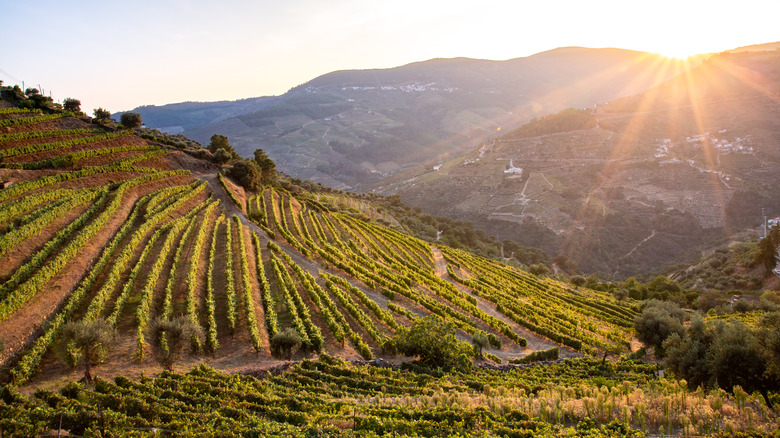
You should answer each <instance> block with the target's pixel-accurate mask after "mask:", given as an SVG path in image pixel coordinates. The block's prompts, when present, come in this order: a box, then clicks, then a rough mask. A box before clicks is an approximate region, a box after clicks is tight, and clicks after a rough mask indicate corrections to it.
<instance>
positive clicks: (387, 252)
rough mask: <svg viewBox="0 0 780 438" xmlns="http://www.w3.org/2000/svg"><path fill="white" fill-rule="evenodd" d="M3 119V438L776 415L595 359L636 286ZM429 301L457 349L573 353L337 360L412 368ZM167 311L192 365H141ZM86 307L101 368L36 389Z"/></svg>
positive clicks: (565, 425) (161, 156) (545, 427)
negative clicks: (289, 345) (480, 250)
mask: <svg viewBox="0 0 780 438" xmlns="http://www.w3.org/2000/svg"><path fill="white" fill-rule="evenodd" d="M0 127H1V128H2V129H3V131H2V134H0V157H1V159H0V180H2V181H3V182H4V183H3V184H4V188H2V189H0V219H2V220H1V221H0V224H2V226H0V282H1V283H0V341H1V342H2V345H3V347H4V349H3V350H2V352H0V362H1V363H2V368H1V369H0V378H1V379H2V382H0V383H3V384H8V385H7V386H5V387H2V388H0V431H4V432H5V433H6V434H8V433H11V436H30V435H34V434H35V433H40V432H41V431H45V430H60V429H62V430H68V431H70V432H71V433H72V434H77V435H88V436H93V435H94V436H101V435H105V434H104V433H103V432H106V433H108V432H109V431H110V432H111V433H113V434H115V435H123V436H148V435H153V434H155V433H157V432H159V431H167V432H165V433H168V434H169V435H184V436H192V435H198V434H201V433H205V434H206V435H214V436H234V435H236V436H261V435H278V436H311V435H312V434H314V435H317V434H326V435H346V436H365V435H368V436H391V435H393V434H399V435H414V434H417V436H447V435H452V434H458V433H460V434H461V435H462V436H545V435H561V434H563V435H572V434H576V433H580V432H577V431H575V430H574V429H573V427H574V426H577V425H578V424H580V426H577V427H578V428H580V429H577V430H578V431H585V432H587V431H590V432H589V433H592V434H593V436H600V435H609V436H632V434H634V432H632V431H631V430H629V429H628V428H627V427H628V426H631V427H635V428H641V429H645V430H657V431H663V432H669V431H677V432H685V433H700V434H701V433H711V432H714V431H716V430H720V429H721V428H722V427H725V426H726V425H727V424H732V425H735V426H734V427H735V428H736V429H735V430H748V429H750V428H752V427H753V426H754V424H761V425H762V426H761V427H764V426H763V425H767V424H768V425H770V426H771V425H772V424H774V423H773V422H775V421H777V415H776V413H773V412H771V411H770V410H768V409H766V408H765V405H762V404H761V403H760V400H759V399H758V398H757V397H753V398H748V399H749V400H750V401H749V402H745V400H748V399H743V400H741V401H739V400H737V399H736V398H735V399H734V400H735V401H731V399H729V398H728V397H726V396H724V395H723V394H720V393H714V394H711V395H709V396H708V395H706V394H699V393H696V394H694V393H689V392H687V391H686V390H684V389H682V388H681V386H680V385H678V384H677V383H676V382H674V381H666V380H662V381H655V380H653V379H654V376H653V373H654V372H655V371H656V366H655V365H647V364H642V363H635V362H632V361H627V360H625V359H623V360H620V361H618V362H610V361H602V354H603V353H605V352H607V353H611V354H613V355H615V356H617V355H619V354H622V353H627V352H628V351H629V349H630V342H631V340H632V321H633V320H634V318H635V317H636V316H637V311H638V304H637V303H636V302H633V301H631V300H628V301H617V300H615V299H614V298H612V297H611V296H610V295H608V294H605V293H601V292H596V291H592V290H588V289H584V288H575V287H572V286H570V285H567V284H563V283H560V282H557V281H555V280H552V279H541V278H537V277H535V276H533V275H530V274H528V273H526V272H523V271H521V270H518V269H515V268H512V267H510V266H508V265H505V264H502V263H499V262H496V261H493V260H488V259H484V258H481V257H478V256H475V255H473V254H469V253H466V252H463V251H461V250H456V249H453V248H449V247H447V246H444V245H440V244H434V243H430V242H425V241H422V240H419V239H416V238H413V237H410V236H409V235H407V234H404V233H403V232H402V231H400V230H399V229H397V228H392V227H385V226H381V225H379V224H377V223H376V222H371V221H367V220H364V219H360V218H365V217H366V214H360V212H370V213H371V214H370V215H369V216H372V217H376V218H381V219H382V222H383V223H395V224H398V222H397V221H395V222H394V221H393V218H391V217H387V213H385V212H381V211H380V210H379V209H373V210H372V207H371V206H370V205H369V204H367V203H366V202H365V201H360V202H356V203H350V202H349V201H347V200H345V198H344V197H343V196H344V195H338V196H334V195H328V196H319V194H316V193H314V194H312V193H306V192H300V194H298V195H294V194H292V193H291V192H289V191H287V190H285V189H283V188H281V187H278V186H267V187H264V188H263V189H261V190H260V191H259V192H257V193H247V192H244V191H243V189H240V188H238V186H237V185H235V184H234V183H232V182H231V181H230V180H228V179H227V178H226V177H224V176H223V175H222V174H221V173H220V169H219V168H218V167H217V166H216V165H213V164H211V163H210V162H208V161H204V160H201V159H198V158H195V157H194V156H195V155H197V154H198V152H196V151H187V150H178V149H175V148H172V147H169V146H166V145H164V144H161V143H155V142H153V141H152V140H145V139H142V138H141V137H139V136H137V135H136V134H135V133H133V132H131V131H121V130H116V129H115V128H111V127H102V126H99V125H98V126H97V127H96V125H91V124H88V123H87V122H86V121H84V120H81V119H79V118H76V117H73V116H72V115H69V114H54V115H48V114H38V113H35V112H29V111H19V110H13V109H5V110H0ZM296 193H298V192H296ZM345 207H348V208H346V209H345ZM358 207H359V208H358ZM350 209H352V210H350ZM345 211H346V212H349V211H356V212H358V214H356V215H355V216H353V215H351V214H349V213H345ZM430 314H435V315H438V316H439V317H441V318H442V319H444V320H445V321H447V322H448V323H450V324H451V325H452V326H454V327H456V329H457V331H456V337H457V339H458V342H460V343H463V344H470V343H471V342H472V339H473V338H476V337H477V336H484V337H485V338H486V339H487V340H488V341H489V342H488V344H489V345H488V346H486V347H484V354H485V357H486V358H487V359H484V358H481V359H479V361H480V362H481V363H485V362H490V361H493V362H502V363H503V362H508V361H510V360H516V359H519V358H522V357H525V356H527V355H529V354H530V353H532V352H534V351H542V350H548V349H551V348H554V347H557V348H559V349H560V355H561V356H562V357H563V358H567V359H569V360H566V361H564V362H562V363H558V364H554V365H548V366H544V367H531V368H524V367H523V366H518V365H515V366H513V365H508V366H507V368H511V369H512V370H511V371H506V370H505V371H491V370H475V371H473V372H471V373H460V372H452V373H447V374H444V373H442V374H441V376H439V377H437V374H436V371H434V372H433V375H431V374H430V370H428V373H429V374H420V373H416V372H410V371H402V370H398V369H380V368H376V367H368V366H353V365H349V364H347V363H345V362H343V361H342V359H347V360H352V361H366V360H372V359H375V358H379V357H382V358H386V359H389V360H390V362H391V363H396V364H397V363H399V362H401V361H403V359H402V358H401V357H396V356H394V355H393V354H391V352H392V351H393V340H394V339H395V338H397V336H396V335H399V334H403V333H406V329H407V328H409V327H411V326H412V325H413V323H414V322H415V321H417V320H418V319H420V318H424V317H426V316H428V315H430ZM177 317H182V318H184V319H186V320H187V321H189V322H191V323H192V325H194V326H199V327H201V328H202V330H203V333H204V336H203V338H199V337H197V336H193V337H192V338H191V339H190V340H191V341H192V342H191V345H192V349H191V350H192V351H190V354H188V355H187V357H186V358H184V359H182V360H181V362H180V363H179V364H178V365H177V368H179V369H182V370H184V369H187V370H190V369H191V371H189V372H188V373H186V374H179V373H176V372H172V371H168V372H164V373H163V374H161V375H160V376H159V377H157V378H147V377H143V376H145V375H150V374H152V375H156V374H157V373H159V370H160V367H159V365H158V364H157V363H156V362H155V361H154V360H153V359H154V358H158V359H159V357H160V351H164V350H166V349H168V348H172V347H171V345H168V344H167V341H166V342H163V343H158V342H156V341H155V332H154V325H155V321H156V320H158V319H164V320H171V319H173V318H177ZM82 320H86V321H97V320H105V321H107V322H108V324H110V325H111V326H113V327H115V328H116V330H117V332H118V334H119V335H118V339H117V340H116V341H115V343H114V345H112V348H111V351H110V352H109V355H108V358H107V360H106V361H105V363H104V364H103V365H101V366H100V367H99V368H97V372H98V374H99V375H100V376H103V378H102V379H100V378H99V379H98V380H97V381H96V383H95V384H93V385H86V386H84V385H82V384H76V383H71V384H67V385H65V386H64V388H62V390H61V391H50V390H49V389H43V388H52V387H62V386H63V385H64V383H62V382H63V381H67V380H77V379H78V378H79V377H80V372H77V371H70V370H69V369H68V368H66V366H65V365H63V364H62V363H61V360H60V359H58V354H56V353H55V350H62V348H55V347H57V346H58V345H60V344H61V341H60V334H61V331H62V329H63V327H64V326H65V324H66V323H67V322H69V321H82ZM290 330H294V331H295V332H296V333H297V335H298V336H299V337H300V340H301V342H302V348H301V350H300V351H299V352H297V353H296V354H295V355H294V356H293V359H296V360H301V359H304V361H303V362H301V363H299V364H297V365H294V366H291V364H289V363H287V362H284V361H282V360H280V359H279V358H278V357H277V356H274V355H272V354H271V350H272V348H271V339H272V338H274V337H275V336H276V335H278V334H282V333H287V332H289V331H290ZM60 346H61V345H60ZM469 348H471V347H470V346H469ZM469 351H472V350H469ZM59 356H62V352H61V351H60V352H59ZM594 356H598V358H594ZM317 358H319V360H315V361H309V360H308V359H317ZM380 364H381V365H384V366H386V365H387V362H380ZM282 368H284V369H286V371H284V372H281V373H276V374H275V375H273V376H272V375H270V374H268V372H267V371H266V370H268V369H275V370H280V369H282ZM412 368H414V365H412ZM237 374H249V375H254V376H256V377H260V378H261V379H260V380H258V379H255V378H252V377H246V376H244V377H241V376H238V375H237ZM33 393H34V395H32V396H31V394H33ZM23 394H24V395H23ZM735 394H736V393H735ZM686 397H687V398H686ZM713 397H715V398H717V397H720V398H721V399H722V401H723V400H725V403H726V406H730V407H729V409H725V408H723V404H718V403H716V400H715V398H713ZM708 406H709V408H708ZM674 410H676V411H675V412H678V411H679V412H680V415H677V414H675V415H672V414H671V412H673V411H674ZM728 415H731V417H728ZM727 420H728V421H729V422H731V423H727ZM60 421H61V422H60ZM618 423H620V424H618ZM99 429H100V430H99ZM204 430H205V431H207V432H203V431H204ZM762 430H763V429H762ZM585 432H583V433H585ZM2 436H5V435H2Z"/></svg>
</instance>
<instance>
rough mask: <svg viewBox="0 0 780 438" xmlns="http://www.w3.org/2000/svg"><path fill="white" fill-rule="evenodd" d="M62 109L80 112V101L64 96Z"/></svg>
mask: <svg viewBox="0 0 780 438" xmlns="http://www.w3.org/2000/svg"><path fill="white" fill-rule="evenodd" d="M62 109H64V110H65V111H70V112H73V113H78V112H81V101H80V100H78V99H74V98H72V97H66V98H65V100H63V101H62Z"/></svg>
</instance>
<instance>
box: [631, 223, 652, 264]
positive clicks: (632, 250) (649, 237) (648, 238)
mask: <svg viewBox="0 0 780 438" xmlns="http://www.w3.org/2000/svg"><path fill="white" fill-rule="evenodd" d="M653 237H655V230H653V232H652V233H650V235H649V236H647V237H645V238H644V240H642V241H641V242H639V243H637V244H636V246H635V247H633V248H631V251H629V252H628V254H626V255H624V256H623V258H626V257H628V256H630V255H631V254H633V253H634V251H636V250H637V249H639V247H640V246H642V244H643V243H645V242H647V241H648V240H650V239H652V238H653Z"/></svg>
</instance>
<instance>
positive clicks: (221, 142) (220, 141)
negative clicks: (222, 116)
mask: <svg viewBox="0 0 780 438" xmlns="http://www.w3.org/2000/svg"><path fill="white" fill-rule="evenodd" d="M207 148H208V150H209V151H210V152H211V153H212V154H216V153H217V150H219V149H224V150H226V151H228V152H230V153H231V154H233V152H235V151H234V150H233V146H231V145H230V143H229V142H228V138H227V137H225V136H224V135H219V134H214V135H212V136H211V142H209V145H208V146H207Z"/></svg>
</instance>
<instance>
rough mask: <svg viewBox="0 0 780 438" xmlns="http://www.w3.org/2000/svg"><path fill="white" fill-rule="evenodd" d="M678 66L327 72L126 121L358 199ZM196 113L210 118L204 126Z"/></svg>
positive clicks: (425, 65)
mask: <svg viewBox="0 0 780 438" xmlns="http://www.w3.org/2000/svg"><path fill="white" fill-rule="evenodd" d="M684 68H686V66H685V65H683V64H680V63H670V62H669V61H668V60H667V61H664V58H661V57H659V56H657V55H651V54H648V53H644V52H635V51H629V50H621V49H587V48H579V47H568V48H560V49H555V50H551V51H548V52H543V53H539V54H536V55H533V56H529V57H524V58H516V59H510V60H507V61H488V60H480V59H468V58H453V59H433V60H429V61H424V62H418V63H413V64H409V65H405V66H401V67H396V68H390V69H372V70H350V71H337V72H332V73H328V74H326V75H323V76H320V77H318V78H315V79H312V80H311V81H309V82H307V83H305V84H302V85H300V86H298V87H295V88H293V89H291V90H290V91H289V92H287V93H285V94H284V95H282V96H279V97H277V98H275V99H273V100H264V101H262V104H263V105H264V106H265V107H264V108H263V109H259V110H258V109H250V108H252V107H251V106H246V108H245V109H243V110H240V111H239V110H238V103H239V102H236V105H233V106H231V107H230V108H226V109H224V110H223V109H221V108H220V107H219V106H217V105H216V104H206V103H203V104H196V103H188V104H177V105H168V106H165V107H140V108H136V109H135V110H134V111H136V112H139V113H140V114H141V115H142V116H143V118H144V120H145V121H146V122H147V125H148V126H150V127H153V128H167V129H169V130H176V131H179V130H184V131H185V132H184V133H185V134H186V135H188V136H189V137H191V138H193V139H195V140H198V141H200V142H201V143H203V144H205V143H207V142H208V139H209V138H210V137H211V135H213V134H215V133H218V134H222V135H226V136H227V137H228V138H229V139H230V141H231V143H232V144H234V146H235V148H236V150H237V151H238V152H239V153H240V154H241V155H243V156H250V155H251V154H252V152H253V151H254V150H255V149H257V148H258V147H261V148H263V150H265V151H266V152H267V153H268V154H269V156H270V157H271V158H272V159H273V160H274V161H275V162H276V163H277V166H278V168H279V169H280V170H282V171H284V172H285V173H287V174H289V175H292V176H295V177H298V178H303V179H310V180H312V181H316V182H321V183H323V184H326V185H328V186H331V187H336V188H341V189H357V190H362V189H365V188H366V187H368V186H369V185H370V184H374V183H378V182H380V181H382V180H383V179H384V178H386V177H387V176H389V175H392V174H394V173H396V172H399V171H401V170H404V169H409V168H412V167H414V166H417V165H419V164H421V163H426V162H432V161H437V160H442V159H443V157H448V156H452V155H453V154H459V153H462V152H464V151H467V150H469V149H471V148H473V147H475V146H477V145H479V144H480V143H482V142H483V141H485V140H486V139H489V138H490V137H493V136H495V134H496V132H498V131H499V130H504V131H506V130H508V129H512V128H515V127H517V126H519V125H521V124H522V123H524V122H525V121H527V120H529V119H530V118H532V117H534V116H537V115H543V114H547V113H549V112H554V111H557V110H560V109H561V108H565V107H568V106H575V107H583V106H591V105H594V104H596V103H603V102H606V101H608V100H611V99H614V98H616V97H620V96H629V95H632V94H635V93H638V92H641V91H644V90H646V89H648V88H650V87H652V86H655V85H658V84H660V83H661V82H662V81H663V80H666V79H668V78H670V77H672V76H674V75H675V74H677V73H679V72H681V71H683V70H684ZM198 108H202V109H201V110H198ZM199 111H200V112H199ZM201 112H202V113H203V114H207V115H208V116H209V117H210V118H213V119H214V120H212V121H210V122H208V124H205V122H206V119H207V118H206V117H202V114H201ZM237 113H240V114H237ZM196 116H197V117H196ZM174 120H181V126H178V127H177V126H172V125H171V123H173V121H174ZM193 123H197V124H198V126H197V127H191V125H192V124H193ZM185 124H189V125H185Z"/></svg>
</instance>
